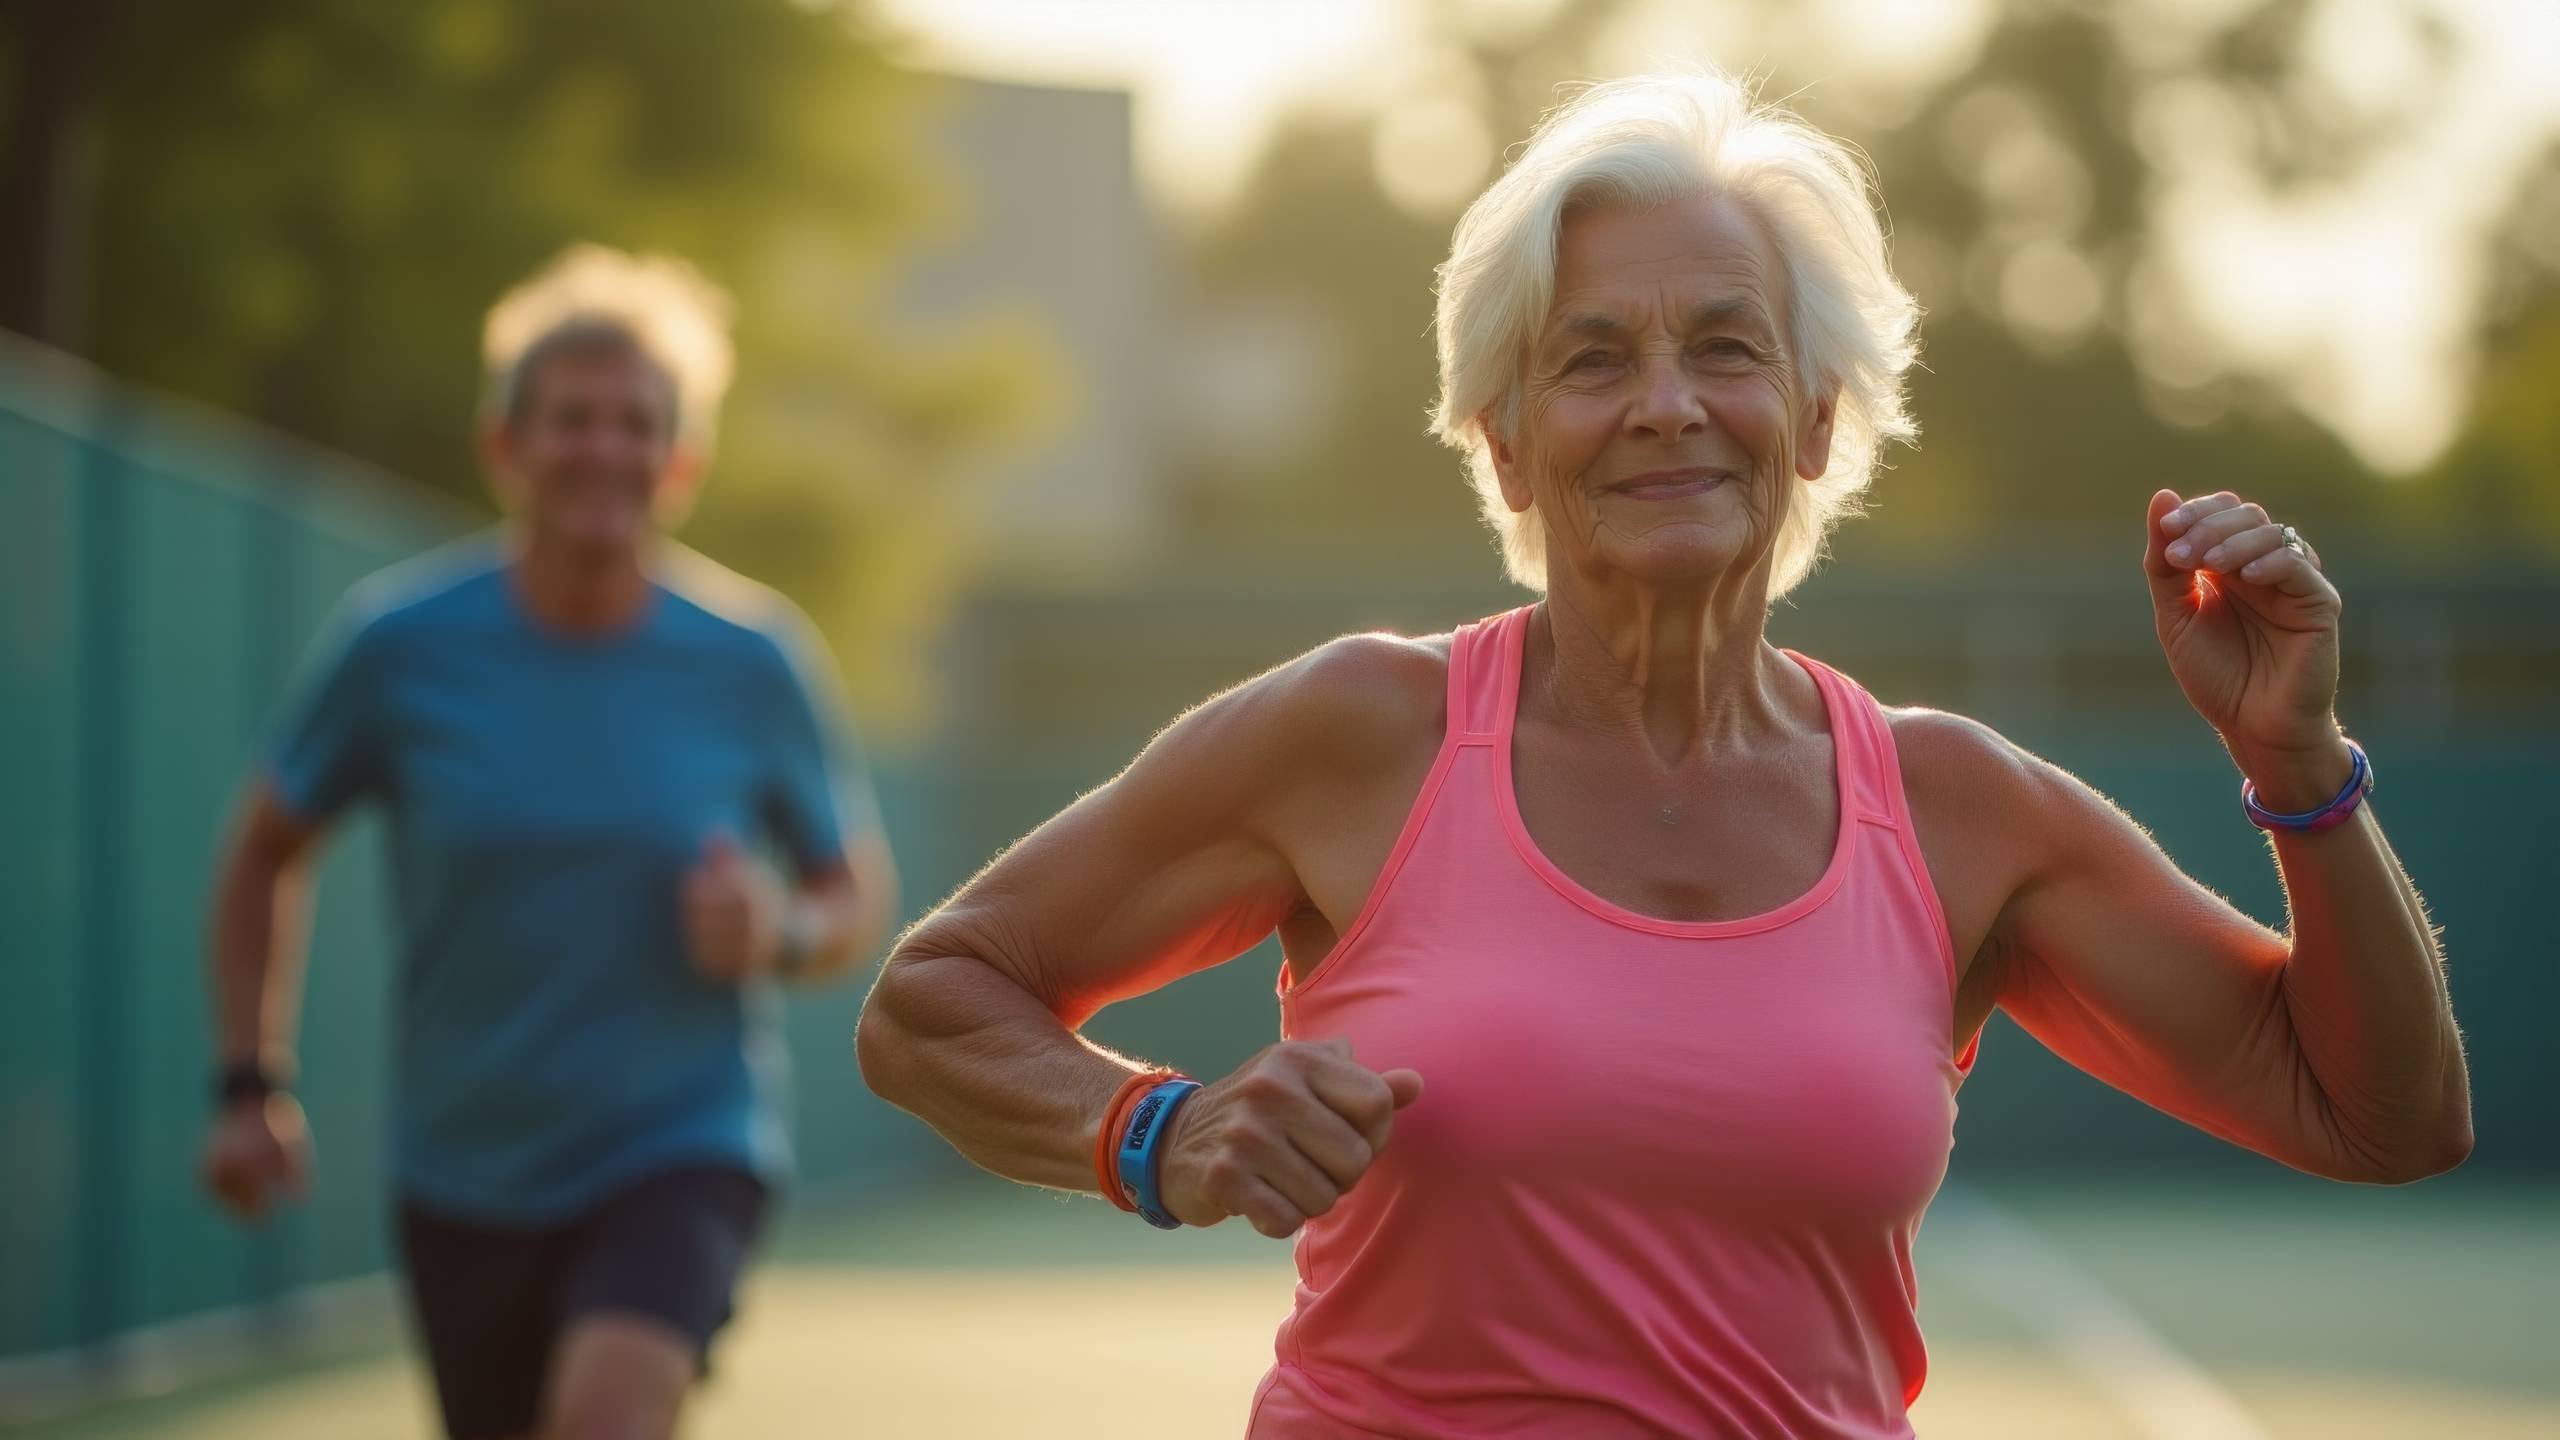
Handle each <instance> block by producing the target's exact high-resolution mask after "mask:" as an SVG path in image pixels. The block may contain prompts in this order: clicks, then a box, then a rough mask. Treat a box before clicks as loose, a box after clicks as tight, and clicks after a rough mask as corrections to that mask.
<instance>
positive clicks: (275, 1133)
mask: <svg viewBox="0 0 2560 1440" xmlns="http://www.w3.org/2000/svg"><path fill="white" fill-rule="evenodd" d="M198 1170H199V1173H200V1177H201V1178H202V1180H203V1181H204V1188H205V1189H206V1190H208V1191H210V1192H212V1194H213V1198H214V1199H216V1200H219V1201H220V1202H222V1208H223V1209H225V1210H228V1211H230V1212H231V1213H232V1214H233V1215H236V1216H238V1217H239V1218H241V1219H243V1220H256V1219H258V1218H260V1217H261V1216H263V1215H265V1214H266V1211H267V1207H268V1206H269V1205H270V1204H272V1203H274V1202H275V1201H277V1200H279V1199H294V1200H299V1199H301V1198H302V1196H303V1194H304V1192H305V1191H307V1190H308V1189H309V1188H310V1184H311V1131H310V1129H309V1128H308V1127H307V1126H306V1125H305V1124H304V1123H303V1118H302V1106H301V1105H300V1104H299V1103H298V1102H296V1101H295V1100H294V1098H293V1097H292V1096H290V1095H286V1094H283V1093H281V1092H279V1093H277V1094H273V1095H267V1096H263V1097H261V1098H259V1099H255V1100H239V1101H235V1102H233V1103H231V1104H229V1105H226V1106H224V1107H223V1109H222V1112H221V1113H220V1114H219V1115H216V1116H215V1117H214V1121H213V1131H212V1133H211V1134H209V1135H207V1136H206V1137H205V1142H204V1158H203V1160H202V1162H201V1163H200V1165H199V1166H198Z"/></svg>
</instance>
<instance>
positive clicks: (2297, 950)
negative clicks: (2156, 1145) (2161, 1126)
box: [1899, 716, 2471, 1183]
mask: <svg viewBox="0 0 2560 1440" xmlns="http://www.w3.org/2000/svg"><path fill="white" fill-rule="evenodd" d="M1899 733H1900V735H1901V736H1902V737H1903V738H1904V739H1905V746H1906V754H1907V755H1908V756H1909V757H1910V759H1911V760H1912V761H1913V762H1915V763H1914V764H1913V765H1912V770H1913V773H1914V776H1915V779H1918V777H1919V776H1920V775H1921V774H1922V773H1923V772H1926V773H1927V774H1928V775H1929V776H1930V777H1931V778H1929V779H1925V780H1919V788H1926V789H1928V790H1934V791H1938V792H1941V793H1942V794H1945V795H1947V797H1948V798H1945V799H1941V800H1939V801H1937V802H1935V803H1934V804H1932V805H1930V806H1929V808H1930V809H1931V810H1932V811H1933V812H1934V813H1936V814H1938V815H1940V816H1945V817H1949V818H1947V819H1945V820H1942V821H1941V824H1942V825H1943V826H1944V827H1945V829H1946V830H1947V831H1949V832H1951V833H1948V834H1947V836H1946V838H1945V839H1943V840H1938V841H1932V840H1931V839H1930V838H1929V836H1928V835H1927V833H1926V831H1925V830H1924V833H1923V842H1924V845H1926V847H1927V848H1929V849H1930V850H1931V851H1932V853H1938V854H1944V853H1948V849H1949V847H1952V846H1955V845H1970V844H1977V843H1980V842H1983V841H1985V840H1986V839H1988V844H1987V846H1986V847H1985V848H1987V849H1989V850H1991V851H1993V852H1994V853H1995V854H1997V855H1998V856H1999V857H2000V858H1999V859H1998V860H1997V861H1995V863H1997V864H2000V865H2002V866H2003V868H2006V869H2008V870H2009V872H2010V873H2011V874H2013V875H2014V876H2016V877H2018V878H2017V880H2016V882H2015V889H2014V891H2013V892H2012V893H2011V895H2010V897H2009V899H2008V902H2007V904H2006V905H2005V906H2003V907H2002V908H2001V910H2000V912H1999V914H1998V916H1997V918H1996V919H1995V920H1994V921H1993V923H1992V926H1991V930H1990V934H1989V936H1988V937H1987V938H1986V940H1985V941H1984V944H1983V946H1982V948H1981V950H1980V951H1979V952H1978V958H1977V960H1976V963H1977V964H1979V965H1985V966H1989V967H1991V970H1992V973H1991V975H1990V976H1989V977H1988V981H1989V984H1990V985H1991V986H1992V987H1993V990H1994V993H1996V995H1997V996H1998V1000H1999V1004H2000V1006H2001V1008H2003V1009H2005V1010H2007V1011H2008V1012H2009V1014H2010V1016H2011V1018H2013V1019H2015V1020H2016V1021H2017V1022H2018V1023H2019V1024H2020V1025H2022V1026H2024V1027H2025V1028H2026V1029H2027V1031H2028V1032H2029V1033H2031V1034H2033V1035H2034V1036H2035V1037H2036V1038H2037V1039H2039V1040H2041V1041H2043V1042H2044V1043H2045V1045H2046V1046H2047V1047H2049V1048H2050V1049H2052V1050H2053V1052H2054V1053H2055V1054H2057V1055H2060V1056H2061V1057H2062V1058H2063V1059H2065V1060H2068V1061H2070V1062H2071V1063H2072V1064H2074V1065H2076V1066H2078V1067H2080V1068H2081V1069H2083V1070H2086V1071H2088V1072H2089V1073H2090V1074H2092V1075H2095V1076H2097V1077H2098V1078H2099V1079H2101V1080H2104V1081H2106V1082H2107V1083H2108V1084H2111V1085H2113V1086H2115V1087H2117V1088H2118V1089H2121V1090H2124V1091H2125V1092H2127V1093H2129V1094H2131V1095H2133V1096H2135V1097H2136V1098H2138V1099H2141V1100H2143V1101H2146V1102H2148V1103H2150V1104H2152V1105H2155V1106H2158V1107H2159V1108H2160V1109H2162V1110H2165V1111H2167V1112H2168V1113H2170V1114H2172V1115H2175V1116H2177V1117H2179V1118H2180V1119H2182V1120H2186V1121H2188V1122H2189V1123H2191V1124H2194V1125H2196V1126H2198V1127H2199V1128H2201V1129H2204V1130H2206V1131H2209V1132H2211V1133H2213V1134H2215V1135H2219V1136H2221V1137H2223V1138H2224V1139H2227V1140H2230V1141H2233V1142H2235V1143H2237V1144H2241V1145H2245V1146H2247V1147H2249V1148H2250V1149H2252V1150H2256V1151H2258V1152H2260V1153H2261V1154H2265V1155H2268V1156H2271V1157H2273V1158H2274V1159H2277V1160H2280V1161H2282V1162H2284V1163H2285V1164H2288V1165H2291V1166H2294V1167H2295V1168H2297V1169H2301V1170H2307V1171H2310V1172H2312V1173H2314V1174H2318V1175H2325V1176H2328V1177H2330V1178H2332V1179H2339V1180H2361V1181H2374V1182H2384V1183H2396V1182H2401V1181H2408V1180H2417V1179H2422V1178H2424V1177H2426V1176H2429V1175H2433V1174H2437V1173H2439V1172H2441V1171H2444V1170H2447V1169H2450V1168H2451V1167H2452V1166H2454V1165H2456V1164H2459V1163H2460V1162H2461V1160H2462V1158H2463V1157H2464V1156H2465V1155H2466V1154H2468V1153H2469V1151H2470V1148H2471V1126H2470V1095H2469V1090H2468V1086H2467V1083H2466V1080H2465V1074H2464V1067H2463V1059H2462V1041H2461V1036H2460V1034H2459V1033H2458V1032H2457V1031H2456V1030H2455V1028H2454V1021H2453V1010H2452V1005H2451V1002H2450V1001H2449V999H2448V998H2447V995H2446V991H2445V985H2444V973H2443V966H2442V958H2441V954H2440V952H2439V951H2438V950H2437V948H2436V945H2435V943H2434V938H2433V935H2432V933H2431V931H2430V929H2429V927H2428V926H2427V924H2426V923H2425V921H2424V919H2423V918H2422V917H2423V913H2424V912H2423V910H2422V909H2421V907H2420V903H2419V901H2418V898H2417V893H2416V891H2415V890H2414V888H2412V886H2411V885H2410V882H2409V880H2408V877H2407V876H2406V875H2405V874H2404V873H2403V872H2402V871H2401V869H2400V865H2399V862H2398V860H2397V859H2396V858H2395V857H2394V856H2393V855H2392V853H2391V850H2390V847H2389V845H2388V844H2387V843H2386V842H2385V841H2384V839H2383V834H2382V827H2381V825H2380V824H2379V822H2378V821H2377V820H2376V819H2375V818H2374V815H2373V811H2372V807H2371V806H2370V805H2368V806H2366V807H2364V809H2363V811H2362V812H2361V813H2359V814H2358V815H2357V816H2356V817H2355V818H2354V819H2353V820H2351V821H2350V822H2348V823H2347V824H2344V825H2340V826H2338V827H2336V828H2335V829H2331V830H2326V831H2322V832H2320V833H2318V834H2312V835H2294V834H2283V835H2280V836H2279V838H2278V839H2277V841H2276V843H2275V850H2276V859H2277V863H2278V865H2279V867H2280V868H2281V871H2282V874H2283V878H2284V883H2285V891H2286V895H2287V898H2288V901H2289V905H2290V909H2291V911H2292V933H2291V934H2290V935H2289V936H2288V935H2281V934H2278V933H2276V932H2274V931H2271V930H2269V929H2267V928H2266V927H2264V926H2262V925H2260V924H2258V923H2257V922H2256V921H2253V920H2251V919H2249V918H2248V917H2247V916H2245V915H2242V914H2241V913H2240V912H2239V911H2237V910H2236V909H2234V908H2232V906H2231V905H2230V904H2229V903H2228V902H2226V901H2224V900H2223V899H2222V897H2220V896H2219V895H2216V894H2214V893H2213V892H2211V891H2209V890H2207V889H2205V888H2204V887H2203V886H2202V885H2199V884H2198V883H2196V882H2195V881H2194V880H2193V879H2191V878H2189V877H2188V876H2187V875H2185V874H2184V873H2182V872H2181V871H2179V869H2178V868H2177V866H2176V865H2175V864H2173V863H2172V862H2171V861H2170V860H2169V858H2168V856H2166V855H2165V854H2163V853H2162V852H2161V850H2160V848H2159V846H2158V845H2156V844H2154V843H2153V842H2152V840H2151V837H2150V836H2148V835H2147V834H2145V833H2143V831H2142V830H2141V829H2140V828H2139V827H2137V826H2136V825H2135V824H2134V823H2133V821H2132V820H2130V819H2128V818H2127V817H2126V816H2125V814H2124V813H2123V812H2122V811H2121V810H2118V809H2117V808H2116V807H2115V806H2114V805H2112V804H2110V803H2109V802H2108V801H2107V800H2106V799H2105V798H2104V797H2103V796H2101V795H2099V794H2098V793H2097V792H2096V791H2094V790H2092V789H2090V788H2089V787H2088V786H2087V785H2085V784H2083V783H2081V782H2080V781H2079V780H2078V779H2077V778H2075V777H2073V776H2071V775H2069V774H2067V773H2065V772H2064V771H2062V770H2061V769H2059V768H2057V767H2055V766H2053V765H2051V764H2049V763H2047V762H2045V761H2043V760H2041V759H2038V758H2036V757H2035V756H2032V755H2029V754H2027V753H2026V752H2024V751H2022V750H2019V749H2018V748H2017V747H2016V746H2014V745H2012V744H2010V743H2009V742H2008V741H2006V740H2004V739H2001V738H2000V737H1999V736H1997V735H1994V734H1993V733H1992V732H1990V731H1989V730H1987V729H1985V728H1983V727H1981V726H1979V725H1976V724H1974V723H1973V722H1971V721H1965V720H1959V719H1956V718H1955V717H1952V716H1942V717H1928V718H1927V719H1926V720H1925V721H1923V722H1922V723H1920V724H1917V725H1909V724H1906V725H1905V726H1903V727H1900V730H1899ZM2343 773H2344V772H2343V769H2342V771H2341V775H2342V776H2343ZM2334 789H2335V787H2332V793H2334ZM1958 791H1962V792H1968V793H1969V795H1970V797H1971V798H1970V799H1969V800H1965V801H1956V800H1954V799H1953V798H1952V792H1958ZM1915 798H1916V797H1915ZM2323 798H2326V797H2325V796H2324V797H2323ZM1959 807H1960V808H1959ZM2234 809H2235V810H2236V809H2237V803H2236V801H2235V804H2234ZM2232 823H2234V824H2244V823H2246V822H2245V821H2243V820H2241V819H2240V818H2239V817H2238V816H2237V815H2234V816H2233V821H2232ZM1958 830H1960V831H1961V836H1959V835H1957V834H1955V833H1952V832H1955V831H1958ZM1992 837H1996V838H1992Z"/></svg>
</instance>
